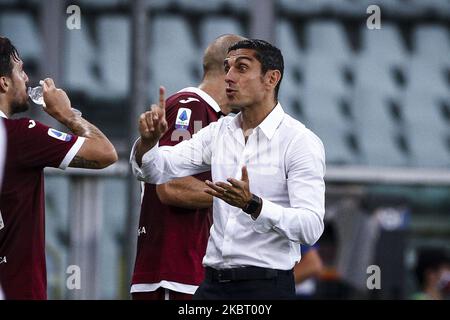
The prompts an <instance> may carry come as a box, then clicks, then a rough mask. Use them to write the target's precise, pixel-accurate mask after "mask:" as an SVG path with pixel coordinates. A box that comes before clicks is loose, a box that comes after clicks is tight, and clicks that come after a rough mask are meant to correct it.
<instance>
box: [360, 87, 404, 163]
mask: <svg viewBox="0 0 450 320" xmlns="http://www.w3.org/2000/svg"><path fill="white" fill-rule="evenodd" d="M398 100H399V98H398V97H394V96H390V95H387V94H385V93H384V92H377V90H373V89H372V90H370V89H368V90H358V91H357V92H356V93H355V95H354V98H353V111H354V115H355V123H356V128H357V130H356V132H357V136H358V138H359V141H360V147H361V153H362V157H363V162H364V163H365V164H367V165H375V166H407V165H409V159H408V154H407V151H408V149H407V145H406V141H404V139H405V137H403V140H402V135H401V133H402V132H401V125H400V123H401V119H395V117H394V116H393V115H392V110H391V109H390V108H391V106H390V102H391V101H394V102H398Z"/></svg>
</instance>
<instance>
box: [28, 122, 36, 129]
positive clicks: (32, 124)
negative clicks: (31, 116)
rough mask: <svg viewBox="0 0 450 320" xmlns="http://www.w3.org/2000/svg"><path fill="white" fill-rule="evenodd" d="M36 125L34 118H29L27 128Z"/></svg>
mask: <svg viewBox="0 0 450 320" xmlns="http://www.w3.org/2000/svg"><path fill="white" fill-rule="evenodd" d="M34 127H36V122H35V121H34V120H29V124H28V129H33V128H34Z"/></svg>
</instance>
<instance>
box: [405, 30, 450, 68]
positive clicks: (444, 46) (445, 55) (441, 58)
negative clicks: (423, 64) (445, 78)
mask: <svg viewBox="0 0 450 320" xmlns="http://www.w3.org/2000/svg"><path fill="white" fill-rule="evenodd" d="M413 46H414V57H417V58H420V57H422V58H423V59H427V60H429V61H430V63H442V64H446V65H447V66H450V55H449V52H450V34H449V32H448V30H447V28H446V27H445V26H443V25H437V24H421V25H418V26H417V27H416V28H415V29H414V32H413Z"/></svg>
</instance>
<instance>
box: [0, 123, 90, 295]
mask: <svg viewBox="0 0 450 320" xmlns="http://www.w3.org/2000/svg"><path fill="white" fill-rule="evenodd" d="M4 125H5V128H6V132H7V139H8V144H7V152H6V162H5V172H4V179H3V187H2V191H1V197H0V214H1V220H2V221H3V227H2V228H1V229H0V283H1V286H2V288H3V291H4V293H5V297H6V299H46V297H47V279H46V277H47V275H46V265H45V219H44V213H45V203H44V174H43V169H44V167H61V168H65V167H67V166H68V164H69V163H70V161H71V160H72V158H73V157H74V156H75V154H76V152H77V151H78V150H79V148H80V146H81V141H82V140H80V141H79V142H78V143H76V141H77V140H78V137H76V136H73V135H70V134H66V133H62V132H59V131H57V130H55V129H52V128H49V127H47V126H45V125H43V124H41V123H39V122H37V121H34V120H30V119H19V120H11V119H4Z"/></svg>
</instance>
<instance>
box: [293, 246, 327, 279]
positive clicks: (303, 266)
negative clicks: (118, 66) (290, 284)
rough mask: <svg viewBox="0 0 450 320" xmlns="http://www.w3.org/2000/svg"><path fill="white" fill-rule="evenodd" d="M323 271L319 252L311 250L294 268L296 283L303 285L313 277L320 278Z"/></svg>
mask: <svg viewBox="0 0 450 320" xmlns="http://www.w3.org/2000/svg"><path fill="white" fill-rule="evenodd" d="M322 270H323V263H322V259H321V258H320V256H319V253H318V252H317V250H316V249H314V248H311V249H310V250H309V251H308V252H307V253H305V255H304V256H303V257H302V259H301V260H300V262H299V263H297V264H296V265H295V267H294V277H295V283H297V284H298V283H301V282H303V281H305V280H306V279H308V278H311V277H318V276H319V275H320V274H321V273H322Z"/></svg>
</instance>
